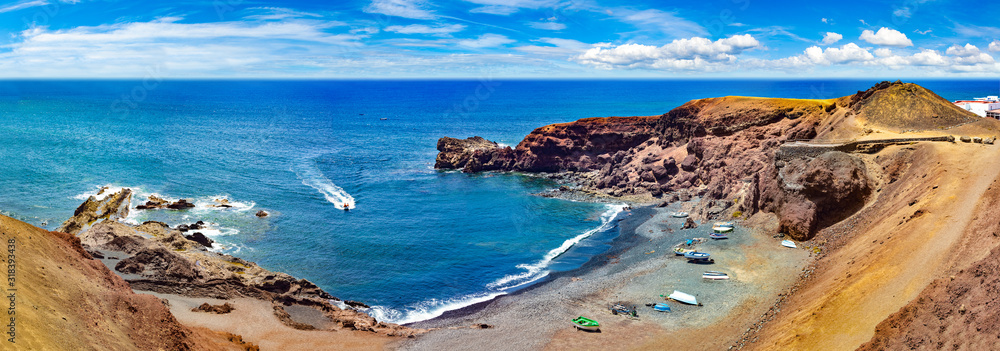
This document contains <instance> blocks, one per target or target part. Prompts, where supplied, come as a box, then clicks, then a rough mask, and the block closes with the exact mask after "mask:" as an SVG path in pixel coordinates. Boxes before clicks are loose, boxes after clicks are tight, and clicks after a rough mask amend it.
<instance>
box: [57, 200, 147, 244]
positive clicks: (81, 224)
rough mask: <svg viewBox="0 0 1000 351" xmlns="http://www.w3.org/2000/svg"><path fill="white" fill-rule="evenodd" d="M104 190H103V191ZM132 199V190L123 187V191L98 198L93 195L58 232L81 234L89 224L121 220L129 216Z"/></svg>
mask: <svg viewBox="0 0 1000 351" xmlns="http://www.w3.org/2000/svg"><path fill="white" fill-rule="evenodd" d="M103 192H104V190H102V193H103ZM131 201H132V190H131V189H122V190H121V191H119V192H117V193H114V194H111V195H106V196H104V198H103V199H101V200H97V198H96V197H94V196H91V197H89V198H87V201H84V203H82V204H80V206H79V207H77V208H76V211H75V212H73V217H71V218H70V219H68V220H66V222H63V224H62V225H60V226H59V228H57V229H56V231H57V232H63V233H69V234H74V235H76V234H79V233H80V232H81V231H83V230H85V229H86V228H87V227H88V226H90V225H93V224H94V223H96V222H97V221H100V220H112V221H114V220H119V219H123V218H126V217H128V211H129V203H130V202H131Z"/></svg>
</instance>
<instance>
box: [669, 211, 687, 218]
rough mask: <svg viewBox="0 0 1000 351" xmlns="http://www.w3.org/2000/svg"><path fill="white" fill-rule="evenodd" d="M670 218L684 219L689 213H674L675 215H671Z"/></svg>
mask: <svg viewBox="0 0 1000 351" xmlns="http://www.w3.org/2000/svg"><path fill="white" fill-rule="evenodd" d="M670 216H671V217H674V218H684V217H687V216H688V213H687V212H674V213H671V214H670Z"/></svg>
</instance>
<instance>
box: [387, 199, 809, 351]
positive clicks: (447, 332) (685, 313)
mask: <svg viewBox="0 0 1000 351" xmlns="http://www.w3.org/2000/svg"><path fill="white" fill-rule="evenodd" d="M677 208H678V205H673V206H670V207H664V208H654V207H641V208H636V209H633V210H632V211H629V212H626V213H623V214H622V215H621V216H620V217H619V218H618V220H619V223H618V224H619V230H620V234H619V236H618V238H616V239H615V240H614V241H613V242H612V247H611V248H610V249H609V250H608V251H607V252H605V253H604V254H601V255H597V256H595V257H593V258H592V259H591V260H589V261H588V262H587V263H586V264H584V265H583V266H582V267H580V268H578V269H575V270H571V271H566V272H558V273H553V274H552V275H551V276H550V277H548V278H547V279H546V281H545V282H543V283H540V284H536V285H534V286H532V287H530V288H527V289H524V290H521V291H518V292H516V293H513V294H511V295H504V296H500V297H498V298H496V299H493V300H491V301H487V302H483V303H481V304H477V305H473V306H469V307H466V308H464V309H461V310H456V311H450V312H448V313H446V314H444V315H442V316H441V317H438V318H435V319H432V320H429V321H424V322H419V323H414V324H412V325H411V326H412V327H417V328H440V329H438V330H434V331H431V332H429V333H426V334H424V335H421V336H419V337H417V338H415V339H410V340H405V341H402V342H401V343H400V344H399V345H398V346H400V347H401V348H402V349H405V350H442V349H448V350H472V349H485V348H495V347H500V346H501V345H502V349H504V350H540V349H563V348H575V349H581V348H582V349H596V348H606V347H616V348H656V346H657V345H659V346H661V347H662V346H666V345H671V346H672V348H677V347H680V348H682V349H685V348H687V349H694V348H697V349H702V350H704V349H726V348H728V347H729V345H731V343H732V342H733V341H735V339H737V338H738V337H739V335H740V334H742V333H743V332H744V331H745V330H746V328H747V327H749V326H751V325H753V324H754V323H755V322H756V321H757V319H758V318H759V317H760V316H761V314H763V313H765V312H766V311H767V310H768V308H770V306H771V305H772V304H773V303H774V301H776V300H777V298H778V295H779V294H780V293H781V292H782V291H783V290H784V289H785V288H787V287H789V286H791V285H792V283H794V281H795V279H796V278H797V277H798V276H799V272H800V270H801V269H802V267H804V266H805V265H806V264H807V263H808V262H809V261H810V258H809V253H808V252H807V251H806V250H803V249H788V248H784V247H781V246H780V245H779V242H780V239H776V238H772V235H773V232H766V231H765V230H751V229H749V228H745V227H742V226H737V228H736V230H735V231H734V232H733V233H730V234H729V236H730V239H727V240H712V239H708V234H709V233H710V232H711V223H704V224H701V225H700V226H699V227H698V228H694V229H685V230H682V229H680V228H681V226H682V225H683V223H684V219H679V218H672V217H670V215H669V214H670V213H671V212H673V211H675V210H677ZM692 238H705V239H706V242H704V243H701V244H696V246H695V247H696V248H697V249H698V250H699V251H702V252H708V253H710V254H712V257H713V258H714V259H715V263H714V264H691V263H688V262H687V260H685V259H683V258H682V257H680V256H676V255H675V254H674V253H673V248H674V247H675V245H677V244H679V243H684V242H686V240H688V239H692ZM709 270H712V271H721V272H726V273H728V274H729V275H730V277H731V278H730V279H729V280H724V281H708V280H704V279H702V278H701V274H702V273H703V272H704V271H709ZM674 290H679V291H682V292H685V293H688V294H692V295H695V296H696V297H697V298H698V301H699V302H701V303H702V304H703V305H704V306H701V307H698V306H689V305H682V304H680V303H677V302H673V301H670V302H668V303H669V304H670V306H671V308H672V309H673V312H670V313H660V312H655V311H653V310H652V308H650V307H646V306H645V304H646V303H655V302H663V301H664V299H663V298H662V297H660V295H668V294H670V293H671V292H673V291H674ZM615 301H627V302H629V303H632V304H634V305H636V306H638V311H639V317H638V318H637V319H630V318H626V317H624V316H616V315H612V314H611V313H610V312H609V311H608V309H607V305H608V304H609V303H611V302H615ZM577 316H587V317H589V318H593V319H596V320H598V321H599V322H600V323H601V326H602V327H601V332H598V333H587V332H580V331H576V330H575V328H573V327H572V325H571V324H570V320H571V319H572V318H574V317H577ZM478 324H488V325H490V326H492V328H488V329H480V328H473V327H472V326H473V325H478ZM680 330H684V335H685V336H683V337H682V336H681V335H679V334H678V333H677V332H678V331H680ZM720 331H721V332H723V333H721V334H720V333H719V332H720ZM699 334H704V335H705V336H706V337H707V339H702V340H700V341H698V342H697V343H692V341H691V340H690V338H691V337H692V336H697V335H699ZM675 339H676V340H675ZM681 339H683V340H681ZM685 345H688V346H685Z"/></svg>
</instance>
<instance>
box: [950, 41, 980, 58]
mask: <svg viewBox="0 0 1000 351" xmlns="http://www.w3.org/2000/svg"><path fill="white" fill-rule="evenodd" d="M945 53H946V54H948V55H954V56H959V57H967V56H977V55H979V53H981V51H979V48H977V47H976V46H975V45H972V44H968V43H967V44H965V46H958V45H952V46H951V47H950V48H948V50H947V51H945Z"/></svg>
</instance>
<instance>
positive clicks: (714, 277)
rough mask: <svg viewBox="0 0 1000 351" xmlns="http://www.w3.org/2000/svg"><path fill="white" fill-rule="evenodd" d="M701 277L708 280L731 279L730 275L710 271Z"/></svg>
mask: <svg viewBox="0 0 1000 351" xmlns="http://www.w3.org/2000/svg"><path fill="white" fill-rule="evenodd" d="M701 277H702V278H704V279H708V280H726V279H729V274H726V273H722V272H716V271H708V272H705V273H703V274H702V275H701Z"/></svg>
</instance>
